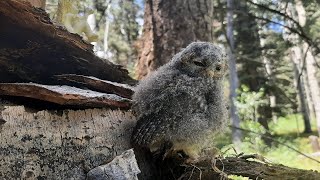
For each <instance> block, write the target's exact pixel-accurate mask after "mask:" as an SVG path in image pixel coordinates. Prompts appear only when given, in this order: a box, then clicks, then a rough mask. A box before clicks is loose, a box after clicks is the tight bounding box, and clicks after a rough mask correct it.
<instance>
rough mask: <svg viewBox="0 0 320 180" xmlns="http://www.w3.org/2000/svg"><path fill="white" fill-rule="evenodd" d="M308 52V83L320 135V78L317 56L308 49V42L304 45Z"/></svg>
mask: <svg viewBox="0 0 320 180" xmlns="http://www.w3.org/2000/svg"><path fill="white" fill-rule="evenodd" d="M303 47H304V49H305V51H307V52H305V53H307V54H306V68H307V76H308V81H309V82H308V84H309V87H310V92H311V97H312V100H313V101H312V102H313V107H314V110H315V117H316V121H317V129H318V133H319V136H320V88H319V80H318V79H317V71H318V69H317V67H316V64H315V57H314V56H313V55H312V53H311V51H310V50H309V49H308V45H307V43H304V45H303Z"/></svg>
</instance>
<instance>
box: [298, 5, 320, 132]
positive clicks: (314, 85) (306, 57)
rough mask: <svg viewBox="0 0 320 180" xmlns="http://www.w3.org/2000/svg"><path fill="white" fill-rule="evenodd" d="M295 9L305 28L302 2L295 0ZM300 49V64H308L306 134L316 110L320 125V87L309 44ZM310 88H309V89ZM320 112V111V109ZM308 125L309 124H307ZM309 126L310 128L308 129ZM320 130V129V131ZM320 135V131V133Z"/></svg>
mask: <svg viewBox="0 0 320 180" xmlns="http://www.w3.org/2000/svg"><path fill="white" fill-rule="evenodd" d="M295 9H296V12H297V15H298V16H297V18H296V19H297V20H298V22H299V24H300V25H301V27H304V26H305V24H306V11H305V9H304V7H303V3H302V1H301V0H295ZM300 49H301V51H302V52H303V55H302V54H301V55H300V63H302V62H304V61H306V62H304V63H305V64H306V74H304V76H306V77H305V78H304V79H305V80H308V81H305V82H304V85H305V87H306V88H305V91H306V99H307V101H308V100H309V101H308V102H307V103H308V112H309V122H305V127H306V128H305V132H308V133H310V132H312V130H311V125H310V117H311V116H310V111H312V110H315V117H316V119H317V120H318V119H319V125H320V111H319V112H318V113H317V112H316V111H317V107H316V105H317V104H318V105H319V108H320V102H319V103H318V102H317V100H318V101H319V100H320V96H319V95H320V94H319V90H320V89H319V85H318V80H317V79H316V71H315V69H314V68H315V67H314V64H313V63H314V57H313V56H312V54H311V52H309V48H308V45H307V43H305V42H304V43H303V44H300ZM301 71H303V69H301ZM308 86H309V87H308ZM309 89H310V94H311V98H310V97H308V93H309V92H308V90H309ZM313 91H317V92H313ZM319 110H320V109H319ZM306 123H308V124H306ZM307 126H310V127H308V128H307ZM319 130H320V129H319ZM319 133H320V131H319Z"/></svg>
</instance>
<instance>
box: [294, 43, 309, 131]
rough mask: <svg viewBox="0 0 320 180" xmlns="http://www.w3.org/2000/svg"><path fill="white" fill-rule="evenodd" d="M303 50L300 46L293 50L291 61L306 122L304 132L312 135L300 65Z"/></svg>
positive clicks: (301, 109)
mask: <svg viewBox="0 0 320 180" xmlns="http://www.w3.org/2000/svg"><path fill="white" fill-rule="evenodd" d="M301 56H302V54H301V49H300V47H298V46H295V47H292V48H291V61H292V63H293V67H294V77H295V78H294V81H295V82H294V83H295V86H296V88H297V92H298V102H299V109H300V112H301V114H302V117H303V122H304V132H305V133H310V132H312V130H311V124H310V116H309V113H308V106H307V102H306V98H305V89H304V83H305V82H303V79H302V78H301V75H300V74H301V66H300V64H299V62H300V60H301Z"/></svg>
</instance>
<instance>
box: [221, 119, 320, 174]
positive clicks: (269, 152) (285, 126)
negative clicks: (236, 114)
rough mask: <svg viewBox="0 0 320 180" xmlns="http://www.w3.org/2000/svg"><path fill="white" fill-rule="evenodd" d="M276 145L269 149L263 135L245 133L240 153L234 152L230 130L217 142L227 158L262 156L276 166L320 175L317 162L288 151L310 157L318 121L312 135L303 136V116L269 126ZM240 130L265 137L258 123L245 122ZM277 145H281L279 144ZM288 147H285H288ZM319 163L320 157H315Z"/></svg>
mask: <svg viewBox="0 0 320 180" xmlns="http://www.w3.org/2000/svg"><path fill="white" fill-rule="evenodd" d="M269 127H270V131H269V133H270V134H271V135H272V139H273V140H274V141H273V142H271V143H270V146H268V145H266V143H265V142H264V141H263V140H262V138H261V137H262V135H260V136H259V135H257V134H254V133H250V132H244V133H243V142H242V145H241V147H240V148H238V149H240V150H238V152H235V148H234V145H233V144H232V142H231V138H230V137H231V132H230V130H228V131H227V132H226V133H227V134H228V135H227V136H226V135H225V134H224V135H223V136H222V137H219V138H217V139H216V142H217V147H219V148H221V152H222V153H223V154H224V156H231V155H235V154H240V153H244V154H259V155H262V156H263V157H265V159H266V161H267V162H270V163H275V164H283V165H285V166H289V167H294V168H299V169H312V170H317V171H320V164H319V163H318V162H316V161H314V160H311V159H308V158H306V157H304V156H303V155H301V154H299V153H297V152H295V151H294V150H292V149H290V148H288V147H287V146H290V147H292V148H294V149H296V150H298V151H300V152H302V153H304V154H307V155H310V154H311V153H313V152H312V147H311V144H310V142H309V138H308V137H309V136H310V135H317V131H316V125H315V121H312V127H313V129H312V130H313V133H311V134H304V133H303V128H304V126H303V120H302V117H301V116H300V115H289V116H287V117H280V118H278V121H277V123H274V122H271V123H269ZM241 128H243V129H247V130H250V131H254V132H257V133H260V134H264V133H265V130H264V129H263V128H262V127H261V125H259V124H258V123H257V122H253V121H246V122H243V123H242V124H241ZM278 142H281V144H280V143H278ZM283 144H285V145H287V146H285V145H283ZM313 158H315V159H317V160H319V161H320V157H319V156H318V157H313ZM232 179H237V180H238V179H239V180H240V179H245V178H239V177H232Z"/></svg>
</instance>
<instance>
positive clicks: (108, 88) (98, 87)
mask: <svg viewBox="0 0 320 180" xmlns="http://www.w3.org/2000/svg"><path fill="white" fill-rule="evenodd" d="M55 77H57V78H59V79H61V80H64V81H67V82H73V83H76V84H81V85H82V86H85V87H87V88H89V89H93V90H95V91H99V92H104V93H112V94H116V95H119V96H122V97H125V98H129V99H131V96H132V94H133V93H134V88H133V87H132V86H130V85H127V84H120V83H115V82H111V81H107V80H102V79H98V78H96V77H92V76H83V75H76V74H63V75H56V76H55Z"/></svg>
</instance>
